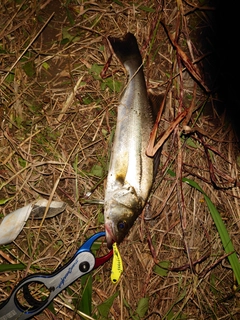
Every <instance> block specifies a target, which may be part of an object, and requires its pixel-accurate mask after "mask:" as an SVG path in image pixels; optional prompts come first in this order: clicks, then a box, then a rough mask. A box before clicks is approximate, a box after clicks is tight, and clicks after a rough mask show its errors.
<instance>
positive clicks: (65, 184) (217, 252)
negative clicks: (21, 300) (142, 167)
mask: <svg viewBox="0 0 240 320" xmlns="http://www.w3.org/2000/svg"><path fill="white" fill-rule="evenodd" d="M119 3H120V4H122V5H119V4H118V1H115V2H108V1H101V4H100V2H94V1H91V2H83V1H65V2H64V1H61V2H60V0H59V1H13V0H12V1H11V0H9V1H8V0H3V1H1V5H0V21H1V26H0V53H1V54H0V58H1V62H0V63H1V87H0V90H1V91H0V98H1V101H0V103H1V109H0V116H1V131H0V163H1V166H0V181H1V187H0V199H9V201H8V202H7V203H5V204H4V205H1V214H2V215H3V216H5V215H6V214H8V213H10V212H12V211H14V210H15V209H17V208H19V207H22V206H24V205H25V204H27V203H29V202H32V201H33V200H35V199H37V198H38V197H40V196H41V197H44V198H46V199H49V198H53V199H55V200H61V201H65V202H66V203H67V209H66V211H65V212H64V213H63V214H61V215H59V216H57V217H55V218H53V219H49V220H45V221H43V222H41V221H35V220H29V221H28V222H27V224H26V227H25V228H24V229H23V231H22V232H21V234H20V235H19V237H18V238H17V239H16V241H14V243H12V244H10V245H7V246H4V247H3V248H1V250H0V262H1V263H9V264H14V263H19V262H21V263H23V264H25V265H26V267H27V268H26V269H25V270H24V271H14V272H5V273H2V274H0V284H1V285H0V301H3V300H5V299H6V298H7V297H8V295H9V293H10V291H11V289H12V288H13V287H14V286H15V285H16V284H17V283H18V281H19V280H20V279H21V278H23V277H24V276H25V275H26V274H29V273H33V272H36V270H38V271H41V272H51V271H53V270H55V269H56V268H57V267H59V266H60V265H61V264H63V263H65V262H66V261H68V260H69V259H70V258H71V257H72V255H73V253H74V252H75V251H76V249H77V248H78V247H79V245H80V244H81V243H82V242H83V241H84V240H85V239H86V238H87V237H89V236H90V235H91V234H92V233H95V232H97V231H100V230H103V208H102V206H101V205H84V204H83V203H82V201H81V199H82V198H84V196H85V195H86V193H87V192H89V191H90V190H94V192H93V194H92V196H91V197H90V199H103V196H104V183H105V181H104V180H103V181H102V180H101V179H102V178H104V177H105V176H106V174H107V167H108V160H109V152H110V145H111V139H112V135H113V132H114V128H115V124H116V105H117V101H118V99H119V89H118V85H119V83H124V81H125V75H124V73H123V70H122V69H120V66H119V64H118V62H117V61H116V60H113V62H112V64H111V67H110V69H109V72H110V73H112V77H111V78H108V79H106V80H103V79H101V78H100V76H99V73H100V71H101V70H102V68H103V67H104V64H105V63H106V61H107V59H108V57H109V50H108V47H107V43H106V37H107V36H108V35H111V36H121V35H123V34H125V33H126V32H127V31H130V32H132V33H134V34H135V35H136V37H137V39H138V43H139V46H140V49H141V52H142V55H143V58H144V61H145V75H146V80H147V84H148V87H149V88H151V89H153V90H155V91H159V92H165V90H166V87H167V84H168V81H169V79H171V78H172V79H173V82H172V85H171V90H170V91H169V93H168V104H167V108H165V111H164V114H163V117H162V120H161V123H160V128H159V132H161V130H162V129H166V128H167V127H168V126H169V124H170V122H171V121H172V120H174V118H175V117H176V115H177V114H178V113H179V112H181V110H183V109H184V108H188V107H190V106H191V104H192V106H193V113H192V115H191V119H189V123H185V124H188V125H189V126H195V129H196V130H194V131H193V132H192V133H190V134H189V139H188V140H186V137H184V136H182V137H181V138H180V133H181V131H182V124H181V125H180V126H179V127H177V128H176V129H175V130H174V132H173V133H172V134H171V136H170V137H169V139H168V140H167V141H166V142H165V144H164V146H163V150H162V156H161V165H160V168H159V172H158V175H157V178H156V181H155V185H154V188H153V193H152V195H151V198H150V201H149V205H148V206H147V208H146V210H145V211H146V212H145V216H146V217H150V218H151V217H154V219H153V218H152V219H150V220H144V215H142V217H140V218H139V219H138V220H137V221H136V223H135V225H134V227H133V228H132V230H131V232H130V234H129V236H128V237H127V239H126V240H125V241H124V243H122V244H121V246H120V247H119V249H120V251H121V255H122V258H123V263H124V274H123V276H122V278H121V280H120V282H119V284H118V285H113V284H112V283H111V282H110V268H111V264H110V262H109V263H107V264H106V265H104V266H103V267H101V268H100V269H98V270H97V271H96V272H94V275H93V298H92V305H93V314H97V306H98V305H99V304H101V303H102V302H104V301H105V300H106V299H107V298H109V297H110V296H112V295H113V294H114V293H115V292H116V291H118V290H119V291H120V294H119V296H118V297H117V298H116V299H115V301H114V303H113V306H112V308H111V312H110V313H109V316H108V319H138V318H137V315H136V314H134V311H135V310H136V307H137V304H138V302H139V300H140V299H141V298H143V297H149V307H148V310H147V313H146V315H145V319H224V320H225V319H238V318H239V316H240V305H239V300H238V296H237V295H238V293H236V292H234V291H233V286H234V284H235V282H234V279H233V272H232V269H231V268H230V267H229V265H228V261H227V260H226V259H224V250H223V247H222V244H221V240H220V238H219V235H218V232H217V230H216V228H215V226H214V223H213V220H212V217H211V215H210V213H209V210H208V208H207V206H206V203H205V201H204V198H203V196H202V194H201V193H199V192H198V191H197V190H195V189H193V188H191V187H190V186H189V185H187V184H184V183H182V182H181V177H188V178H190V179H192V180H194V181H196V182H197V183H199V185H200V186H201V187H202V188H203V189H204V191H205V192H206V193H207V194H208V196H209V197H210V198H211V200H212V202H213V203H214V205H215V206H216V207H217V208H218V210H219V212H220V213H221V216H222V218H223V219H224V222H225V224H226V226H227V229H228V232H229V234H230V236H231V238H232V241H233V244H234V247H235V249H236V251H237V252H239V248H240V241H239V236H238V235H239V229H240V212H239V202H240V192H239V187H238V185H236V182H237V181H238V175H239V167H238V165H237V156H238V148H237V144H236V137H235V135H234V133H233V130H232V128H231V125H230V123H229V122H228V120H227V119H226V118H225V114H221V115H220V114H218V112H217V111H216V108H215V107H216V106H217V105H219V104H221V101H220V100H219V99H218V94H216V93H215V94H207V93H206V92H205V91H204V90H203V89H202V86H201V85H200V83H199V82H196V81H195V80H194V79H193V78H192V77H190V76H189V73H188V72H187V71H186V70H185V69H184V66H183V65H182V63H181V60H180V59H179V56H178V55H176V50H174V48H173V46H172V44H171V42H170V40H169V38H168V37H167V34H166V31H165V30H164V28H163V25H162V24H160V21H164V22H165V25H166V28H167V29H168V31H169V32H170V33H174V32H175V35H178V34H179V39H178V44H179V45H180V46H181V48H182V49H183V50H184V52H185V53H186V54H187V55H188V56H189V57H191V60H192V61H198V63H196V64H195V67H197V68H199V70H200V74H201V77H202V79H203V75H204V77H205V78H204V80H202V81H204V83H206V84H207V85H208V86H210V87H211V84H212V83H213V78H214V76H215V74H214V75H213V74H212V72H213V71H214V68H213V60H211V56H205V54H207V53H209V52H210V51H211V47H212V48H213V44H212V43H211V42H210V44H209V43H208V47H207V49H206V47H205V46H204V45H205V44H206V43H205V42H204V41H203V39H201V38H200V34H203V35H204V39H206V34H208V39H207V40H208V42H209V41H211V34H213V33H214V30H213V29H214V27H213V26H211V17H212V15H213V14H214V8H213V7H211V4H210V2H209V3H207V5H205V6H204V7H203V8H202V9H200V10H197V8H198V6H199V5H200V1H199V2H198V1H197V0H196V1H192V4H191V5H190V4H189V3H188V2H187V1H186V2H182V1H181V0H180V1H177V2H175V1H167V2H164V1H159V2H158V1H156V2H153V1H145V2H142V3H140V5H137V4H136V5H132V4H128V2H127V1H121V2H119ZM148 9H151V10H148ZM53 12H55V14H54V16H53V17H52V19H51V20H50V22H47V21H48V18H49V17H51V14H52V13H53ZM186 13H188V14H186ZM43 26H44V29H42V28H43ZM209 39H210V40H209ZM116 71H117V72H116ZM202 84H203V82H202ZM112 86H113V90H112ZM114 86H115V87H114ZM207 149H208V150H210V152H208V154H209V159H208V158H207V156H206V154H207V151H206V150H207ZM167 169H171V170H172V171H174V172H175V173H176V177H172V176H170V175H169V174H168V173H167ZM162 261H166V262H167V264H168V266H169V269H170V270H169V271H168V272H167V274H166V275H162V276H161V275H159V274H157V273H156V272H155V271H154V270H155V269H154V266H155V264H156V262H157V263H161V262H162ZM81 294H82V288H81V287H80V281H77V282H75V283H74V284H73V285H72V286H71V292H70V291H65V292H63V293H62V294H61V295H60V296H59V297H58V298H57V299H56V301H55V302H54V307H55V310H57V311H58V313H57V315H56V319H73V318H74V319H78V318H79V316H78V315H77V314H76V310H75V311H71V305H73V300H72V298H71V296H70V295H73V296H74V297H75V299H77V298H76V297H80V296H81ZM73 309H74V307H73ZM46 318H49V319H50V318H51V315H50V314H49V312H47V311H44V312H43V314H42V315H39V316H37V317H36V319H46ZM98 318H99V319H100V316H99V314H98Z"/></svg>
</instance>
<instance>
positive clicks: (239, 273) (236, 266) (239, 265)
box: [183, 178, 240, 285]
mask: <svg viewBox="0 0 240 320" xmlns="http://www.w3.org/2000/svg"><path fill="white" fill-rule="evenodd" d="M183 181H184V182H186V183H188V184H189V185H190V186H191V187H193V188H195V189H197V190H198V191H200V192H201V193H202V194H203V196H204V199H205V201H206V203H207V206H208V209H209V211H210V213H211V215H212V218H213V221H214V223H215V225H216V228H217V230H218V233H219V235H220V238H221V240H222V244H223V248H224V250H225V252H226V253H227V254H230V253H231V254H230V255H229V256H228V260H229V262H230V264H231V267H232V269H233V272H234V274H235V277H236V280H237V283H238V285H240V262H239V260H238V257H237V254H236V252H235V250H234V246H233V244H232V241H231V238H230V236H229V234H228V231H227V228H226V226H225V224H224V223H223V221H222V218H221V215H220V213H219V212H218V210H217V208H216V207H215V206H214V204H213V203H212V201H211V200H210V198H209V197H208V196H207V195H206V193H205V192H204V191H203V190H202V188H201V187H200V186H199V185H198V184H197V183H196V182H195V181H193V180H190V179H187V178H183Z"/></svg>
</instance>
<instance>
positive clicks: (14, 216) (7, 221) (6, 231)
mask: <svg viewBox="0 0 240 320" xmlns="http://www.w3.org/2000/svg"><path fill="white" fill-rule="evenodd" d="M33 206H34V204H33V203H31V204H28V205H27V206H25V207H23V208H20V209H17V210H16V211H13V212H11V213H9V214H8V215H7V216H6V217H4V219H3V221H2V223H1V224H0V245H1V244H7V243H10V242H12V241H13V240H15V239H16V237H17V236H18V235H19V233H20V232H21V231H22V228H23V227H24V225H25V223H26V221H27V219H28V217H29V215H30V213H31V211H32V208H33Z"/></svg>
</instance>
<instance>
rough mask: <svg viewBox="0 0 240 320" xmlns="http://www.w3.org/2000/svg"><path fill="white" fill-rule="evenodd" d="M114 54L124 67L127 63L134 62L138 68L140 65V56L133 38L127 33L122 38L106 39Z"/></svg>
mask: <svg viewBox="0 0 240 320" xmlns="http://www.w3.org/2000/svg"><path fill="white" fill-rule="evenodd" d="M108 40H109V42H110V44H111V46H112V49H113V51H114V53H115V54H116V56H117V58H118V59H119V60H120V62H121V63H122V64H123V65H124V64H125V62H127V61H134V62H135V63H137V64H138V65H139V66H140V65H141V64H142V56H141V53H140V51H139V48H138V44H137V40H136V38H135V36H134V35H133V34H132V33H130V32H128V33H126V34H125V36H124V37H122V38H114V37H108Z"/></svg>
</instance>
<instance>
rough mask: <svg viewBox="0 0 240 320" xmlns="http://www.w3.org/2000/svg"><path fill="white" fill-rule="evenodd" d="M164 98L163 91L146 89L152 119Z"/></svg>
mask: <svg viewBox="0 0 240 320" xmlns="http://www.w3.org/2000/svg"><path fill="white" fill-rule="evenodd" d="M163 98H164V94H163V93H158V92H154V91H153V90H148V99H149V103H150V106H151V108H152V112H153V120H154V121H155V120H156V118H157V114H158V111H159V109H160V107H161V104H162V101H163Z"/></svg>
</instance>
